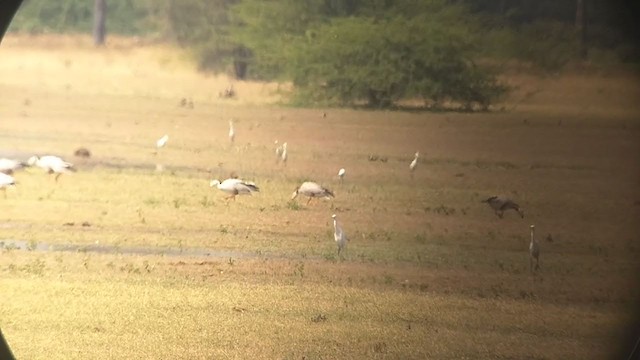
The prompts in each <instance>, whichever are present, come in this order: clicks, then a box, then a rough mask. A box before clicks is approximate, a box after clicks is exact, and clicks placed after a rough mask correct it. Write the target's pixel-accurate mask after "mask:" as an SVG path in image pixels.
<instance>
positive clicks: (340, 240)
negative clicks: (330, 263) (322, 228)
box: [331, 214, 349, 256]
mask: <svg viewBox="0 0 640 360" xmlns="http://www.w3.org/2000/svg"><path fill="white" fill-rule="evenodd" d="M331 217H332V218H333V238H334V239H335V241H336V245H338V256H340V252H341V251H342V249H344V247H345V246H346V245H347V241H349V239H348V238H347V235H346V234H345V233H344V230H342V227H341V226H340V224H338V217H337V216H336V214H333V215H331Z"/></svg>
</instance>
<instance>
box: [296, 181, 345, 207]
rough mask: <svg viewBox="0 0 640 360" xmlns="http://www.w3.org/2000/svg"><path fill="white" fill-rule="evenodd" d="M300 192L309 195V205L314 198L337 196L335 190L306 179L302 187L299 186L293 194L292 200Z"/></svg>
mask: <svg viewBox="0 0 640 360" xmlns="http://www.w3.org/2000/svg"><path fill="white" fill-rule="evenodd" d="M299 194H302V195H304V196H307V197H309V200H307V205H309V203H310V202H311V199H313V198H330V197H335V196H334V195H333V192H332V191H331V190H329V189H327V188H325V187H322V186H320V185H319V184H317V183H314V182H311V181H306V182H303V183H302V185H300V187H298V188H297V189H296V190H295V191H294V192H293V195H292V196H291V200H293V199H295V198H296V197H297V196H298V195H299Z"/></svg>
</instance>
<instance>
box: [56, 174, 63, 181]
mask: <svg viewBox="0 0 640 360" xmlns="http://www.w3.org/2000/svg"><path fill="white" fill-rule="evenodd" d="M60 175H62V173H58V174H56V177H55V179H56V182H58V178H59V177H60Z"/></svg>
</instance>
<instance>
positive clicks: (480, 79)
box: [289, 16, 502, 107]
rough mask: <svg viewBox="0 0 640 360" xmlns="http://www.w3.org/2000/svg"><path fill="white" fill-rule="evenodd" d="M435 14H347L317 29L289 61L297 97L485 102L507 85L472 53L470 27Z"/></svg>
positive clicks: (347, 101)
mask: <svg viewBox="0 0 640 360" xmlns="http://www.w3.org/2000/svg"><path fill="white" fill-rule="evenodd" d="M447 25H448V24H447V21H442V19H438V17H434V16H420V17H414V18H412V19H407V18H405V17H402V16H397V17H395V18H393V19H389V20H375V19H371V18H363V17H360V18H345V19H339V20H335V21H332V22H331V23H330V24H327V25H323V26H320V27H318V28H317V29H315V30H313V32H312V33H311V35H310V36H308V37H307V38H306V39H305V40H304V41H303V44H302V45H301V46H300V47H299V48H298V49H297V50H298V51H297V52H296V58H295V59H294V60H292V61H290V62H289V64H290V65H291V71H292V77H293V79H294V84H295V85H296V86H298V87H299V88H300V90H301V91H300V93H299V94H297V100H298V101H301V100H300V99H309V100H310V101H313V102H323V103H331V104H340V105H354V104H356V103H358V102H359V101H361V100H366V102H367V104H368V105H369V106H373V107H389V106H392V105H394V103H395V102H396V101H398V100H401V99H403V98H412V97H418V98H421V99H423V100H425V102H427V103H429V104H434V105H436V106H439V105H441V104H442V103H443V102H445V101H455V102H460V103H462V104H464V105H465V106H466V107H469V106H471V105H472V104H477V105H480V106H481V107H486V106H488V105H489V104H490V103H491V101H492V100H494V99H495V98H496V97H497V96H498V95H500V93H501V92H502V88H501V87H500V86H498V85H497V84H496V81H495V79H494V78H492V77H491V75H490V74H489V73H487V72H486V71H485V70H482V69H480V68H479V67H477V66H476V65H475V64H474V63H473V61H472V57H473V52H474V48H473V45H472V43H471V42H470V41H469V40H468V39H470V38H471V36H470V35H468V34H465V29H460V28H451V27H449V26H447Z"/></svg>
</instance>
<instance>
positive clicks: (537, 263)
mask: <svg viewBox="0 0 640 360" xmlns="http://www.w3.org/2000/svg"><path fill="white" fill-rule="evenodd" d="M536 270H540V258H536Z"/></svg>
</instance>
